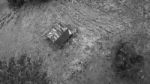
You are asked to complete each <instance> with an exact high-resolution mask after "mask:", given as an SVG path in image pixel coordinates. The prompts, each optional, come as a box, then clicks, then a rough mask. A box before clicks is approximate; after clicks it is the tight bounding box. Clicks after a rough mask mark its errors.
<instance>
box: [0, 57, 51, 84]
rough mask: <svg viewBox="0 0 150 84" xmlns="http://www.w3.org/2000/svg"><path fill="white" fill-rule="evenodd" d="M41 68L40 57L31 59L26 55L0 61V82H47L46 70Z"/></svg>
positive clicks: (0, 83) (44, 83) (22, 83)
mask: <svg viewBox="0 0 150 84" xmlns="http://www.w3.org/2000/svg"><path fill="white" fill-rule="evenodd" d="M41 69H42V60H41V59H39V60H35V61H32V60H31V58H30V57H27V56H26V55H22V56H21V57H20V58H19V59H15V57H11V58H10V59H9V61H8V63H7V62H6V61H0V84H49V79H48V77H47V72H46V71H42V70H41Z"/></svg>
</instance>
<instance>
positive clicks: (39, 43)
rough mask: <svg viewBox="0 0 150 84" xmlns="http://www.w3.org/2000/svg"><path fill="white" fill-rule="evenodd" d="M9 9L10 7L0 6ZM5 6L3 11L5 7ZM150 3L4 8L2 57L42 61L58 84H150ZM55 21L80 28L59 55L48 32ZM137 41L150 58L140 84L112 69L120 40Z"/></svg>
mask: <svg viewBox="0 0 150 84" xmlns="http://www.w3.org/2000/svg"><path fill="white" fill-rule="evenodd" d="M0 3H1V4H6V3H7V2H5V1H4V2H3V1H1V2H0ZM1 4H0V7H1ZM149 9H150V1H149V0H64V1H63V0H61V1H51V2H48V3H43V4H36V5H34V4H25V5H24V6H23V7H22V8H21V9H19V10H17V11H12V10H11V9H9V8H8V6H7V5H2V9H0V57H1V59H6V60H7V59H8V58H9V57H12V56H15V57H18V56H20V55H21V54H24V53H26V54H28V55H29V56H31V57H32V58H34V59H37V58H39V57H42V58H43V59H44V66H45V69H46V70H47V71H48V72H47V73H48V75H49V77H50V78H51V80H52V84H149V83H150V81H149V79H150V68H149V65H150V57H149V55H150V53H149V50H150V48H149V45H150V29H149V26H150V24H149V19H150V14H149ZM55 22H63V23H65V24H71V25H72V26H74V27H76V28H78V32H77V35H76V36H75V37H73V39H72V40H71V41H70V42H68V43H67V44H66V45H65V47H64V48H63V49H58V50H54V49H53V48H52V47H51V45H52V44H50V43H49V42H48V41H47V40H45V36H44V35H45V32H46V31H47V30H49V29H50V28H51V25H52V24H53V23H55ZM120 40H121V41H123V42H131V43H133V44H134V46H135V48H136V52H137V53H138V54H140V55H142V56H144V59H145V61H144V62H145V66H144V77H143V78H142V79H140V80H138V81H132V80H126V79H120V78H118V77H116V76H115V74H114V72H113V70H112V67H111V64H112V58H113V56H114V54H112V53H113V51H114V50H115V46H117V45H118V42H119V41H120Z"/></svg>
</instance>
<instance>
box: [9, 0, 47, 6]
mask: <svg viewBox="0 0 150 84" xmlns="http://www.w3.org/2000/svg"><path fill="white" fill-rule="evenodd" d="M7 1H8V4H9V6H11V7H15V8H20V7H21V6H23V5H24V4H25V3H27V2H29V3H32V2H38V3H41V2H47V1H49V0H7Z"/></svg>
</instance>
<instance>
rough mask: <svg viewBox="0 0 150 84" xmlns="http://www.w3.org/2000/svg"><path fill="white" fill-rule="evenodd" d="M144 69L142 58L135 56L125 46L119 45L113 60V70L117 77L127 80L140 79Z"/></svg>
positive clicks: (131, 50)
mask: <svg viewBox="0 0 150 84" xmlns="http://www.w3.org/2000/svg"><path fill="white" fill-rule="evenodd" d="M143 67H144V57H143V56H141V55H137V54H136V53H135V52H134V50H133V49H131V48H130V47H129V46H128V45H126V44H121V45H120V46H119V48H118V50H117V52H116V56H115V57H114V60H113V68H114V71H115V73H116V75H117V76H119V77H120V78H127V79H133V80H136V79H141V78H142V76H143V74H142V70H143Z"/></svg>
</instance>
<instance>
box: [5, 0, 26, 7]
mask: <svg viewBox="0 0 150 84" xmlns="http://www.w3.org/2000/svg"><path fill="white" fill-rule="evenodd" d="M7 1H8V4H9V6H11V7H21V6H22V5H23V4H24V3H25V1H24V0H7Z"/></svg>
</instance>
